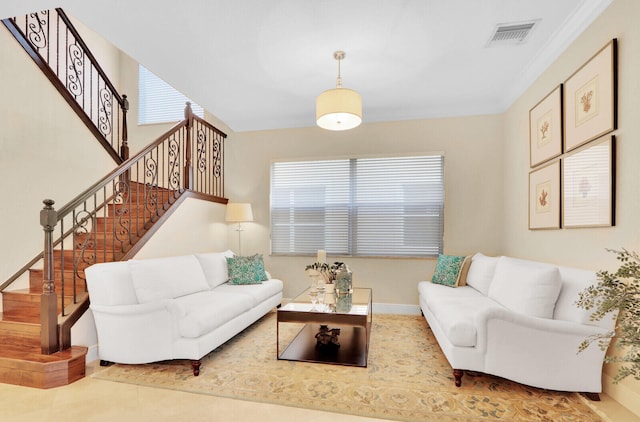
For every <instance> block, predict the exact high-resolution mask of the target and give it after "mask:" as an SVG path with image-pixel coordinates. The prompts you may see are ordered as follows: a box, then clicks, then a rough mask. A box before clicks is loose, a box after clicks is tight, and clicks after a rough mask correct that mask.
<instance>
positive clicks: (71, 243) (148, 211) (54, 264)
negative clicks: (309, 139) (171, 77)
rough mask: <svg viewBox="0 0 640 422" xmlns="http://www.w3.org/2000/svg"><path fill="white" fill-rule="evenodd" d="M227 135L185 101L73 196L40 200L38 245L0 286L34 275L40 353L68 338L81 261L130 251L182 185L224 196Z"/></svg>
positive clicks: (79, 306)
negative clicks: (180, 116)
mask: <svg viewBox="0 0 640 422" xmlns="http://www.w3.org/2000/svg"><path fill="white" fill-rule="evenodd" d="M225 138H226V135H225V134H224V133H223V132H221V131H220V130H218V129H217V128H215V127H214V126H212V125H211V124H210V123H208V122H206V121H205V120H203V119H201V118H199V117H198V116H194V115H193V113H192V111H191V107H190V105H189V103H187V108H186V110H185V120H183V121H182V122H180V123H178V124H177V125H176V126H174V127H173V128H172V129H171V130H169V131H167V132H166V133H165V134H164V135H162V136H161V137H160V138H159V139H157V140H156V141H155V142H153V143H151V144H150V145H149V146H147V147H146V148H144V149H143V150H142V151H140V152H139V153H138V154H136V155H135V156H134V157H132V158H130V159H128V160H127V161H125V162H124V163H122V164H121V165H120V166H119V167H118V168H116V169H115V170H114V171H112V172H111V173H109V174H108V175H107V176H105V177H104V178H103V179H101V180H100V181H98V182H97V183H95V184H94V185H93V186H91V187H89V188H88V189H87V190H86V191H84V192H83V193H81V194H80V195H78V196H77V197H76V198H75V199H73V200H72V201H71V202H69V203H68V204H66V205H64V206H63V207H61V208H59V209H58V210H56V209H55V208H54V206H53V205H54V201H52V200H45V201H44V204H45V206H44V208H43V209H42V210H41V212H40V222H41V224H42V226H43V229H44V233H45V239H44V251H43V252H42V253H41V254H39V255H38V256H36V257H35V258H34V259H33V260H31V262H29V263H28V264H27V265H25V266H24V267H23V268H22V269H20V270H19V271H18V272H17V273H16V274H14V275H13V276H12V277H11V278H9V279H8V280H7V281H6V282H5V283H3V284H2V285H0V292H2V291H3V290H5V289H6V288H7V287H8V286H9V285H10V284H12V283H13V282H14V281H16V280H18V279H20V278H21V277H22V276H23V275H24V274H26V273H27V272H29V273H30V276H31V277H33V276H36V277H38V278H39V279H40V281H41V283H42V297H41V298H42V301H41V314H40V318H41V324H42V328H41V350H42V353H43V354H51V353H55V352H57V351H59V350H64V349H66V348H68V347H70V346H71V334H70V333H71V326H72V325H73V324H74V323H75V322H76V321H77V320H78V319H79V317H80V316H81V315H82V313H83V312H84V311H85V310H86V309H87V308H88V304H89V302H88V294H87V291H86V284H85V278H84V269H85V268H87V267H88V266H90V265H92V264H95V263H98V262H108V261H117V260H124V259H128V258H130V257H132V256H133V255H135V253H136V252H137V251H138V250H139V249H140V248H141V246H142V244H143V243H144V241H146V240H147V239H148V237H150V236H151V234H152V233H153V231H154V230H155V229H154V228H152V227H156V226H154V224H155V223H157V222H159V221H160V220H161V219H163V218H166V217H165V216H166V215H168V214H165V213H167V211H168V210H169V208H170V207H171V206H172V205H174V204H176V203H178V202H179V201H181V200H182V198H183V194H184V193H185V192H187V191H188V192H189V193H194V194H196V195H198V196H200V197H205V198H207V199H210V200H214V201H217V202H221V203H226V199H224V139H225ZM39 262H42V265H43V268H42V270H40V269H34V266H35V265H37V264H38V263H39ZM58 293H59V294H58ZM58 309H61V310H62V313H61V315H60V316H59V317H58Z"/></svg>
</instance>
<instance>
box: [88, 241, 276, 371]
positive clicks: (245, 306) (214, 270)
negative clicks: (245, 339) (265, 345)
mask: <svg viewBox="0 0 640 422" xmlns="http://www.w3.org/2000/svg"><path fill="white" fill-rule="evenodd" d="M231 256H233V253H232V252H230V251H227V252H222V253H208V254H197V255H186V256H177V257H169V258H157V259H145V260H130V261H122V262H111V263H102V264H96V265H93V266H91V267H89V268H87V269H86V270H85V274H86V278H87V287H88V290H89V298H90V301H91V305H90V309H91V311H92V312H93V317H94V319H95V324H96V331H97V335H98V356H99V358H100V360H101V364H103V365H105V364H108V363H110V362H117V363H127V364H134V363H149V362H156V361H160V360H170V359H189V360H191V364H192V366H193V373H194V375H196V376H197V375H198V374H199V373H200V360H201V358H202V357H204V356H205V355H206V354H208V353H209V352H211V351H212V350H213V349H215V348H216V347H218V346H220V345H221V344H223V343H224V342H226V341H227V340H229V339H230V338H232V337H233V336H235V335H236V334H238V333H239V332H240V331H242V330H244V329H245V328H247V327H248V326H249V325H251V324H252V323H254V322H255V321H257V320H258V319H259V318H261V317H262V316H263V315H265V314H266V313H268V312H269V311H270V310H271V309H273V308H274V307H277V306H279V305H280V303H281V300H282V287H283V284H282V281H280V280H277V279H272V278H270V276H269V275H268V273H266V275H267V277H268V280H265V281H262V282H260V283H259V284H244V285H232V284H231V283H230V282H228V280H229V274H228V267H227V261H226V258H227V257H231Z"/></svg>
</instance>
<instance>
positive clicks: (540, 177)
mask: <svg viewBox="0 0 640 422" xmlns="http://www.w3.org/2000/svg"><path fill="white" fill-rule="evenodd" d="M559 228H560V161H559V160H555V161H553V162H551V163H549V164H546V165H545V166H543V167H539V168H537V169H535V170H533V171H531V172H530V173H529V230H536V229H559Z"/></svg>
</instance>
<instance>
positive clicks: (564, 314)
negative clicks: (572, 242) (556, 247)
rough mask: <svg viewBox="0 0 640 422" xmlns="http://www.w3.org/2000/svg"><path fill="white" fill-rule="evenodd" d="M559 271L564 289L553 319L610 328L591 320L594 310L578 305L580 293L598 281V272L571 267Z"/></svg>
mask: <svg viewBox="0 0 640 422" xmlns="http://www.w3.org/2000/svg"><path fill="white" fill-rule="evenodd" d="M558 269H559V270H560V277H561V278H562V289H560V294H559V295H558V300H557V302H556V307H555V309H554V312H553V319H561V320H564V321H572V322H577V323H578V324H585V325H598V326H600V327H604V328H606V327H608V325H607V323H606V322H605V323H603V322H602V321H592V320H591V314H592V313H593V310H592V309H588V310H587V309H584V308H578V306H577V305H576V301H577V300H578V296H579V295H580V292H582V291H583V290H584V289H586V288H587V287H588V286H589V285H592V284H595V283H596V282H597V281H598V276H597V274H596V272H595V271H589V270H582V269H578V268H569V267H559V268H558ZM609 318H610V316H606V317H605V318H604V319H607V320H608V319H609Z"/></svg>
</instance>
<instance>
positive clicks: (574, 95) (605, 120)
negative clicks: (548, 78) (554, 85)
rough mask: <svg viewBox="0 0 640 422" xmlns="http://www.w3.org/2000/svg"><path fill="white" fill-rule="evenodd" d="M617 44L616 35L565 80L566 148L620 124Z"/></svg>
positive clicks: (573, 146)
mask: <svg viewBox="0 0 640 422" xmlns="http://www.w3.org/2000/svg"><path fill="white" fill-rule="evenodd" d="M617 46H618V44H617V40H616V39H615V38H614V39H613V40H611V41H610V42H609V43H607V45H605V46H604V47H603V48H602V49H601V50H600V51H598V52H597V53H596V55H595V56H593V57H592V58H591V59H589V61H588V62H587V63H585V64H584V65H583V66H582V67H581V68H580V69H578V70H577V71H576V72H575V73H574V74H573V75H571V76H570V77H569V79H567V80H566V81H565V83H564V91H565V96H564V150H565V152H567V151H571V150H572V149H574V148H577V147H579V146H580V145H582V144H585V143H587V142H589V141H592V140H594V139H597V138H599V137H601V136H602V135H605V134H607V133H609V132H611V131H612V130H615V129H616V128H617V98H618V95H617V88H618V81H617V73H618V63H617V62H618V47H617Z"/></svg>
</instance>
